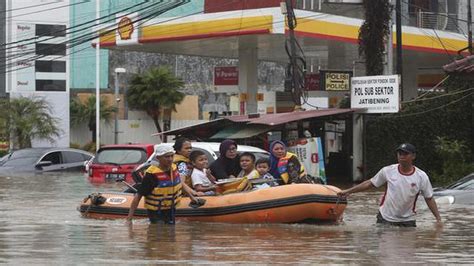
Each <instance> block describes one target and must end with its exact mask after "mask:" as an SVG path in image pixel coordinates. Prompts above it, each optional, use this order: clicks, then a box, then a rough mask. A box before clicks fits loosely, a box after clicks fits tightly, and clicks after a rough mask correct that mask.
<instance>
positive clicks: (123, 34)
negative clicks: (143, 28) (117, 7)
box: [117, 17, 135, 40]
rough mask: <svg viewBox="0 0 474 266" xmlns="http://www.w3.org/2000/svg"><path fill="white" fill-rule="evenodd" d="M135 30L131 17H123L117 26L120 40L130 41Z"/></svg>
mask: <svg viewBox="0 0 474 266" xmlns="http://www.w3.org/2000/svg"><path fill="white" fill-rule="evenodd" d="M134 30H135V28H134V27H133V21H132V20H131V19H130V18H129V17H123V18H121V19H120V21H119V23H118V25H117V31H118V33H119V36H120V39H122V40H130V39H131V38H132V34H133V31H134Z"/></svg>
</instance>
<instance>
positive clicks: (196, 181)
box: [189, 150, 216, 196]
mask: <svg viewBox="0 0 474 266" xmlns="http://www.w3.org/2000/svg"><path fill="white" fill-rule="evenodd" d="M189 159H190V160H191V163H192V164H193V171H192V173H191V180H192V184H193V188H194V190H196V191H198V192H203V193H204V194H205V195H206V196H214V195H216V187H215V185H214V184H213V183H212V182H211V181H210V180H209V178H208V177H207V174H206V173H207V171H208V170H207V167H208V160H207V156H206V154H205V153H204V152H203V151H200V150H196V151H192V152H191V154H190V155H189Z"/></svg>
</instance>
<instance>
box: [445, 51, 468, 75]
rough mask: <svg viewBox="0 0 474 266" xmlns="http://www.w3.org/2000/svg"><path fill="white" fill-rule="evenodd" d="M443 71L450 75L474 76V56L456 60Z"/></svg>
mask: <svg viewBox="0 0 474 266" xmlns="http://www.w3.org/2000/svg"><path fill="white" fill-rule="evenodd" d="M443 69H444V71H446V72H448V73H459V74H468V73H469V74H474V55H471V56H467V57H466V58H463V59H460V60H455V61H454V62H452V63H450V64H447V65H444V66H443Z"/></svg>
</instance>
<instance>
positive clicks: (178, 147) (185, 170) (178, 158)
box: [173, 137, 205, 196]
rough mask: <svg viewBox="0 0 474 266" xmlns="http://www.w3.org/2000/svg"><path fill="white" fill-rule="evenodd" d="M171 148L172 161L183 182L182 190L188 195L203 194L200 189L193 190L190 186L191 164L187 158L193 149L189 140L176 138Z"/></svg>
mask: <svg viewBox="0 0 474 266" xmlns="http://www.w3.org/2000/svg"><path fill="white" fill-rule="evenodd" d="M173 149H174V151H175V154H174V157H173V163H175V164H176V167H177V168H178V173H179V175H180V177H181V181H182V182H183V190H184V191H185V192H186V193H187V194H188V195H194V196H204V195H205V194H204V193H203V192H201V191H195V190H194V189H193V188H192V186H193V184H192V181H191V173H192V171H193V164H192V163H191V161H190V160H189V156H190V154H191V151H192V149H193V147H192V144H191V141H190V140H189V139H187V138H183V137H180V138H177V139H176V140H175V142H174V145H173Z"/></svg>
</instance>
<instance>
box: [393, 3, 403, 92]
mask: <svg viewBox="0 0 474 266" xmlns="http://www.w3.org/2000/svg"><path fill="white" fill-rule="evenodd" d="M395 16H396V24H397V74H398V75H400V99H401V100H403V61H402V3H401V0H396V6H395Z"/></svg>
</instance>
